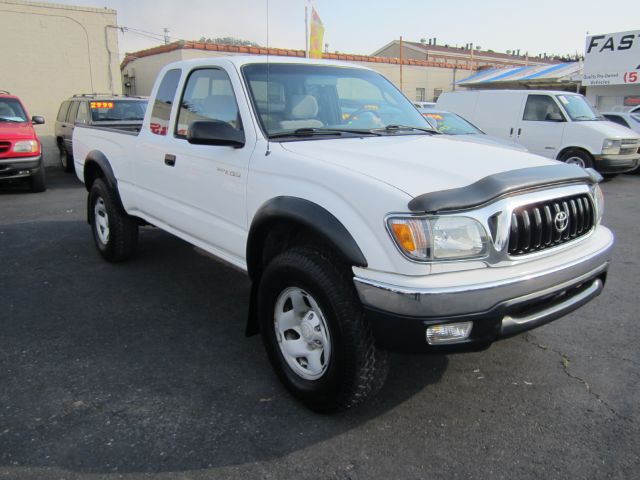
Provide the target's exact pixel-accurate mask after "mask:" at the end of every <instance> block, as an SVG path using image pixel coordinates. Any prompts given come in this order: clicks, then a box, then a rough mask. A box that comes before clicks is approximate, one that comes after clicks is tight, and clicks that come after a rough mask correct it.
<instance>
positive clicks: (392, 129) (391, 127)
mask: <svg viewBox="0 0 640 480" xmlns="http://www.w3.org/2000/svg"><path fill="white" fill-rule="evenodd" d="M372 130H374V131H384V132H389V133H393V132H402V131H418V132H425V133H430V134H432V135H433V134H436V135H438V134H440V132H438V131H437V130H434V129H432V128H423V127H413V126H411V125H394V124H391V125H387V126H386V127H384V128H375V129H372Z"/></svg>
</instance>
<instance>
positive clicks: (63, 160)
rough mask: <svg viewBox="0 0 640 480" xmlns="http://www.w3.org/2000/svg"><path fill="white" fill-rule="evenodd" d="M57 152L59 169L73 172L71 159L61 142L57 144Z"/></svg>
mask: <svg viewBox="0 0 640 480" xmlns="http://www.w3.org/2000/svg"><path fill="white" fill-rule="evenodd" d="M58 150H59V151H60V168H62V170H64V171H65V172H74V171H75V167H74V165H73V157H72V156H71V155H70V154H69V152H68V151H67V147H65V146H64V143H63V142H60V143H59V144H58Z"/></svg>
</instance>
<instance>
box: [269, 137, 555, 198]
mask: <svg viewBox="0 0 640 480" xmlns="http://www.w3.org/2000/svg"><path fill="white" fill-rule="evenodd" d="M281 145H282V147H283V148H284V149H286V150H288V151H290V152H293V153H296V154H299V155H303V156H305V157H309V158H313V159H315V160H317V161H321V162H327V163H330V164H332V165H337V166H340V167H343V168H346V169H349V170H352V171H356V172H359V173H361V174H362V175H366V176H368V177H371V178H375V179H377V180H379V181H381V182H384V183H386V184H388V185H391V186H393V187H396V188H398V189H400V190H402V191H404V192H406V193H407V194H409V195H411V196H412V197H416V196H418V195H421V194H423V193H425V192H432V191H437V190H448V189H451V188H459V187H464V186H466V185H469V184H471V183H473V182H476V181H478V180H480V179H481V178H484V177H486V176H488V175H493V174H495V173H500V172H504V171H507V170H515V169H518V168H527V167H540V166H545V165H553V164H556V163H558V162H556V161H554V160H548V159H546V158H543V157H539V156H537V155H532V154H530V153H526V152H520V151H516V150H508V149H505V148H502V147H495V146H489V145H480V144H477V143H471V142H461V141H458V140H456V139H454V138H449V137H448V136H446V135H434V136H431V135H398V136H384V137H364V138H345V139H330V140H329V139H327V140H307V141H293V142H282V143H281Z"/></svg>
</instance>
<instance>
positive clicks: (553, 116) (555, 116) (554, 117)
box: [545, 112, 564, 122]
mask: <svg viewBox="0 0 640 480" xmlns="http://www.w3.org/2000/svg"><path fill="white" fill-rule="evenodd" d="M545 120H547V121H548V122H564V118H563V117H562V114H560V113H558V112H551V113H547V116H546V118H545Z"/></svg>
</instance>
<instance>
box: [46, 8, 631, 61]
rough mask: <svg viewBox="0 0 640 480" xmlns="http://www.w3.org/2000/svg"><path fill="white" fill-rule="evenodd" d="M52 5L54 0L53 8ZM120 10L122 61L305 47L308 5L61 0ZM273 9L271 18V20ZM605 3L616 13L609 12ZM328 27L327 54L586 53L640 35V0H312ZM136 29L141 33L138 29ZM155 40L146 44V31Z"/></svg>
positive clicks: (609, 9) (610, 10) (326, 34)
mask: <svg viewBox="0 0 640 480" xmlns="http://www.w3.org/2000/svg"><path fill="white" fill-rule="evenodd" d="M49 3H52V2H49ZM53 3H67V4H72V5H85V6H93V7H108V8H112V9H115V10H117V12H118V25H120V26H123V27H129V28H131V29H132V30H129V31H128V32H125V33H121V34H120V39H119V47H120V56H121V57H122V56H123V55H124V53H125V52H133V51H137V50H141V49H144V48H150V47H153V46H156V45H158V44H159V43H162V40H161V38H160V37H161V36H162V35H163V29H164V28H165V27H166V28H168V29H169V35H170V37H171V40H172V41H173V40H179V39H184V40H198V39H199V38H201V37H211V38H214V37H226V36H232V37H236V38H241V39H244V40H252V41H254V42H257V43H259V44H261V45H267V16H268V25H269V39H268V40H269V45H270V46H272V47H279V48H295V49H304V47H305V33H304V32H305V25H304V7H305V5H309V4H310V3H309V2H308V1H307V0H187V1H184V0H183V1H177V0H153V1H150V0H135V1H134V0H66V1H65V0H61V1H57V2H53ZM267 5H268V7H269V8H268V15H267ZM606 5H611V6H614V8H605V6H606ZM313 6H314V7H315V8H316V10H317V11H318V13H319V15H320V17H321V18H322V21H323V23H324V26H325V38H324V41H325V43H328V44H329V51H331V52H334V51H339V52H341V53H355V54H365V55H369V54H371V53H373V52H374V51H375V50H377V49H378V48H381V47H382V46H384V45H386V44H387V43H389V42H390V41H391V40H393V39H397V38H399V37H400V36H401V35H402V36H403V38H404V39H405V40H409V41H420V39H421V38H433V37H436V38H437V39H438V44H449V45H460V46H462V45H465V44H467V43H471V42H472V43H473V44H474V45H476V46H478V45H479V46H481V47H482V48H483V49H492V50H495V51H499V52H504V51H506V50H517V49H520V52H521V53H522V54H524V53H525V52H528V53H529V54H530V55H532V56H534V55H537V54H538V53H548V54H575V53H576V52H577V53H583V52H584V43H585V36H586V34H587V32H589V33H591V34H595V33H609V32H620V31H626V30H637V29H640V1H638V0H616V1H615V2H603V1H594V0H582V1H581V2H578V3H576V2H572V1H568V0H537V1H535V2H531V1H518V0H511V1H505V0H483V1H482V2H480V1H477V0H454V1H446V0H441V1H438V2H436V1H433V0H394V1H392V2H387V1H384V2H382V1H378V2H376V1H367V0H314V1H313ZM133 29H136V30H135V31H134V30H133ZM142 32H149V33H152V34H154V35H152V36H151V37H152V38H149V34H148V33H142Z"/></svg>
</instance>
